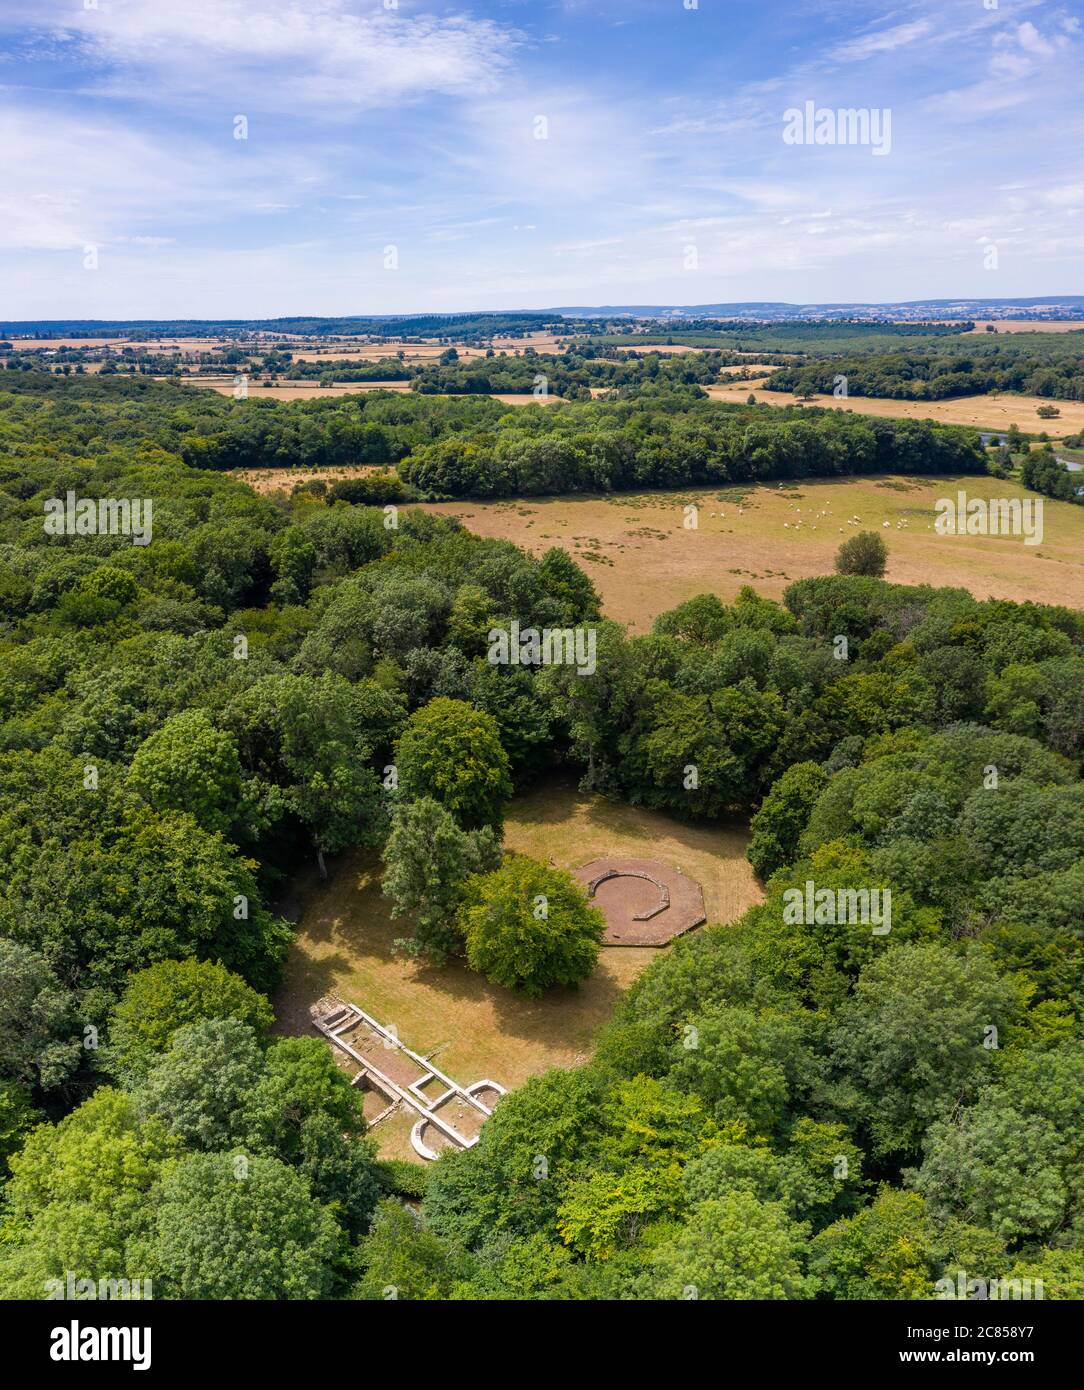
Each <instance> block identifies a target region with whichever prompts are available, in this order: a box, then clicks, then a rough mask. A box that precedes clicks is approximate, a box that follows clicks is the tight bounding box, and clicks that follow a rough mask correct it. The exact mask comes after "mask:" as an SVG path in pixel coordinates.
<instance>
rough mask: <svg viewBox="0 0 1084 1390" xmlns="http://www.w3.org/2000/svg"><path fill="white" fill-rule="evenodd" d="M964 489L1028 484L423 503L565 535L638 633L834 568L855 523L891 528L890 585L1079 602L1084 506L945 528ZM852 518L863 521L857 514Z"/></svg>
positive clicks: (522, 534)
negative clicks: (712, 601) (941, 507)
mask: <svg viewBox="0 0 1084 1390" xmlns="http://www.w3.org/2000/svg"><path fill="white" fill-rule="evenodd" d="M959 488H963V489H965V490H966V492H967V494H968V496H969V497H986V498H990V497H1021V498H1022V497H1026V496H1032V495H1033V494H1030V493H1025V492H1024V490H1023V489H1022V488H1020V487H1019V486H1018V485H1017V484H1015V483H1003V482H999V481H998V480H997V479H995V478H990V477H961V478H860V479H846V480H838V481H837V480H826V479H806V480H804V481H802V482H801V483H800V484H795V485H791V486H790V487H788V488H780V487H779V486H778V485H776V484H764V485H763V486H760V487H750V488H747V489H740V488H735V489H731V490H729V491H728V492H723V493H720V492H718V491H712V490H707V489H705V490H689V491H681V492H671V493H643V494H638V493H618V494H614V495H611V496H608V497H562V498H547V499H535V498H530V499H522V500H520V501H517V502H481V503H462V502H441V503H435V504H430V505H429V506H428V507H427V510H431V511H436V512H443V513H446V514H451V515H455V516H458V517H460V518H461V519H462V521H463V522H464V524H465V525H466V526H468V527H469V528H470V530H472V531H475V532H477V533H478V534H479V535H483V536H495V537H499V538H501V539H504V540H510V541H514V542H515V543H516V544H517V545H520V546H523V547H524V548H525V549H526V550H529V551H530V552H531V553H533V554H535V555H540V554H541V553H542V552H543V551H545V550H547V549H548V548H549V547H550V546H553V545H559V546H561V547H562V548H563V549H565V550H567V551H568V552H569V554H571V555H572V556H573V557H574V558H575V559H576V560H578V561H579V563H580V564H582V565H583V567H584V568H585V569H586V570H587V572H588V573H589V574H590V575H591V578H592V579H593V580H594V582H595V584H596V586H597V588H598V590H599V593H600V594H601V595H602V602H603V610H604V612H605V613H606V615H607V616H608V617H611V618H615V619H616V620H617V621H618V622H622V623H625V624H627V625H628V626H629V627H630V628H632V630H633V631H636V632H646V631H648V630H649V629H650V627H651V624H652V622H653V621H654V619H655V618H656V617H657V616H658V614H659V613H663V612H665V611H666V610H667V609H670V608H673V607H675V606H676V605H677V604H678V603H681V602H683V601H684V600H685V599H687V598H691V597H692V596H693V595H694V594H699V593H704V592H706V591H710V592H712V593H716V594H718V595H719V596H720V597H721V598H723V599H724V600H730V599H733V598H734V596H735V595H736V594H737V592H738V590H739V589H740V588H741V586H742V585H743V584H752V585H753V586H754V587H755V588H756V589H757V590H758V591H759V592H760V593H762V594H765V595H767V596H769V597H772V598H779V597H781V596H782V593H783V590H784V589H785V588H786V587H787V585H788V584H789V583H791V582H792V581H793V580H795V579H803V578H805V577H807V576H809V575H815V574H829V573H831V572H832V569H833V566H834V559H835V553H836V550H837V549H838V547H839V545H840V543H841V542H842V541H843V540H844V539H845V538H846V536H848V535H850V534H852V533H853V532H854V531H857V530H860V529H861V530H867V529H868V530H878V531H880V532H881V534H882V535H883V536H884V537H885V540H886V542H887V544H888V555H889V559H888V576H887V577H888V578H889V579H890V580H892V581H894V582H895V583H899V584H934V585H947V586H953V585H955V586H960V587H963V588H966V589H969V590H970V591H971V592H972V593H973V594H975V596H976V597H978V598H990V597H995V598H1008V599H1017V600H1020V601H1023V600H1028V599H1030V600H1033V601H1035V602H1038V603H1062V604H1067V605H1068V606H1069V607H1072V608H1084V507H1080V506H1076V505H1074V504H1072V503H1069V502H1053V501H1050V500H1049V499H1047V500H1046V501H1045V505H1044V523H1045V526H1044V530H1045V536H1044V540H1043V543H1042V544H1041V545H1037V546H1031V545H1024V543H1023V541H1022V540H1019V539H1016V538H1012V537H1005V538H1000V537H997V538H995V537H988V536H939V535H938V534H937V533H936V532H935V531H934V530H933V520H934V510H933V509H934V503H935V502H936V500H937V499H938V498H939V497H955V495H956V492H957V490H958V489H959ZM690 503H693V504H696V506H697V507H698V508H699V511H698V523H699V524H698V527H697V529H696V530H695V531H690V530H686V529H685V528H684V525H683V521H684V511H683V509H684V507H686V506H687V505H689V504H690ZM822 512H823V513H825V514H824V515H821V513H822ZM856 515H857V516H859V517H860V518H861V521H860V523H858V524H854V525H852V524H851V521H850V518H851V517H853V516H856ZM886 521H887V522H888V527H887V528H885V526H884V522H886Z"/></svg>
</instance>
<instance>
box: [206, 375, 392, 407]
mask: <svg viewBox="0 0 1084 1390" xmlns="http://www.w3.org/2000/svg"><path fill="white" fill-rule="evenodd" d="M184 384H185V385H186V386H199V387H202V388H203V389H204V390H207V391H217V392H218V394H219V395H220V396H232V395H233V392H234V379H233V377H232V376H231V377H212V376H204V377H200V376H192V377H185V378H184ZM409 390H410V382H409V381H344V382H340V383H339V384H338V385H336V386H321V385H319V384H318V383H317V382H313V381H298V382H295V383H293V384H291V385H289V386H287V385H283V383H282V382H279V383H278V384H277V385H276V386H263V385H261V383H260V382H258V381H253V380H251V378H250V380H249V383H248V399H249V400H261V401H308V400H312V399H313V398H314V397H316V396H353V395H357V393H358V392H359V391H409Z"/></svg>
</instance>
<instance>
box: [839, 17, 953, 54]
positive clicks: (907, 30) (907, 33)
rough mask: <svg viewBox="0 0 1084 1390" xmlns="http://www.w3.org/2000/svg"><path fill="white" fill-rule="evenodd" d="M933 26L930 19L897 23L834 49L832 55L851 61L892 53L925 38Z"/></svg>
mask: <svg viewBox="0 0 1084 1390" xmlns="http://www.w3.org/2000/svg"><path fill="white" fill-rule="evenodd" d="M932 27H933V26H932V25H931V24H930V21H929V20H928V19H916V20H915V21H914V22H913V23H911V24H897V25H896V26H895V27H894V28H892V29H879V30H877V31H876V32H875V33H872V34H863V35H862V37H861V38H858V39H852V40H851V41H850V42H849V43H845V44H841V45H840V46H839V47H838V48H836V49H834V50H833V52H832V54H831V57H833V58H836V59H838V60H839V61H840V62H844V63H849V62H854V61H856V60H858V59H861V58H870V57H872V56H873V54H875V53H891V52H892V51H893V50H894V49H897V48H902V47H903V46H904V45H905V44H909V43H914V42H915V40H916V39H921V38H923V37H924V36H925V35H926V34H928V33H929V32H930V30H931V28H932Z"/></svg>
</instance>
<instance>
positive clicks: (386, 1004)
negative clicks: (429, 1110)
mask: <svg viewBox="0 0 1084 1390" xmlns="http://www.w3.org/2000/svg"><path fill="white" fill-rule="evenodd" d="M505 842H506V844H507V845H508V846H509V847H510V848H511V849H515V850H519V851H521V852H523V853H527V854H533V855H535V856H536V857H537V858H539V859H542V860H544V861H549V860H552V861H553V862H555V863H556V864H558V865H559V866H561V867H562V868H567V869H570V870H571V869H573V868H576V867H577V866H579V865H581V864H583V863H584V862H585V861H587V860H590V859H592V858H598V857H600V856H602V855H606V854H617V855H627V856H635V855H645V854H649V855H651V857H652V858H660V859H663V860H665V861H666V862H667V863H669V864H673V865H677V866H680V867H681V868H682V869H683V870H684V871H685V872H686V873H687V874H689V875H690V876H691V877H692V878H694V879H695V880H696V881H697V882H698V883H700V885H701V886H702V888H703V893H704V902H705V906H706V909H707V914H708V921H709V922H728V921H733V920H735V919H736V918H737V917H739V916H740V915H741V914H742V912H744V911H745V909H746V908H747V907H749V906H751V905H752V904H753V903H756V902H759V901H760V898H761V893H760V889H759V886H758V885H757V882H756V879H755V878H754V876H753V871H752V869H751V868H750V867H749V864H748V863H747V861H746V859H745V848H746V845H747V843H748V834H747V832H746V830H745V829H744V827H743V826H741V825H740V824H734V825H732V826H727V825H722V826H720V825H711V826H687V825H684V824H682V823H681V822H678V821H675V820H672V819H670V818H669V817H667V816H662V815H658V814H656V813H654V812H651V811H645V810H643V809H641V808H637V807H632V806H625V805H622V804H620V803H614V802H608V801H604V800H603V799H602V798H600V797H590V796H585V795H583V794H581V793H580V792H577V791H576V790H575V787H574V785H572V784H571V783H570V782H568V781H565V780H560V781H554V782H552V783H548V784H546V785H543V786H540V787H538V788H536V789H535V790H533V791H531V792H529V793H528V794H526V795H524V796H521V797H518V798H517V799H516V800H515V801H514V802H513V804H512V806H511V807H510V809H509V813H508V817H507V821H506V827H505ZM330 872H331V876H330V878H329V880H328V882H327V883H321V882H320V880H319V879H318V877H317V876H316V874H315V871H313V872H312V873H311V874H309V875H306V876H305V877H304V878H303V880H302V881H301V882H300V883H298V885H297V886H296V894H297V898H298V903H299V912H300V922H299V927H298V932H297V937H296V939H295V941H294V944H293V947H292V948H291V951H290V957H289V960H288V962H287V966H286V972H285V977H284V982H283V985H282V987H281V989H280V990H279V992H278V996H277V998H276V1014H277V1020H278V1023H277V1026H278V1029H279V1030H280V1031H281V1032H285V1033H309V1032H310V1029H311V1024H310V1019H309V1013H308V1011H309V1007H310V1006H311V1005H312V1004H314V1003H315V1002H316V1001H317V1000H319V999H320V998H321V997H323V996H324V995H326V994H334V995H336V996H337V997H338V998H340V999H342V1000H344V1001H345V1002H356V1003H357V1004H359V1005H360V1006H361V1008H363V1009H365V1010H366V1011H367V1012H368V1013H370V1014H372V1015H373V1016H374V1017H375V1018H378V1019H379V1020H380V1021H381V1023H383V1024H384V1025H385V1026H386V1027H391V1026H394V1027H395V1029H396V1031H397V1033H398V1035H399V1036H400V1037H401V1038H403V1039H404V1040H406V1041H407V1042H408V1043H409V1045H410V1046H411V1047H412V1048H414V1049H415V1051H417V1052H419V1053H421V1054H422V1055H424V1056H426V1057H432V1059H433V1060H434V1061H436V1062H437V1064H438V1065H439V1066H440V1067H441V1068H442V1069H443V1070H444V1071H445V1072H447V1073H448V1074H449V1075H450V1076H453V1077H455V1078H456V1079H457V1080H459V1081H461V1082H464V1083H467V1082H471V1081H474V1080H476V1079H478V1078H481V1077H491V1078H492V1079H493V1080H494V1081H497V1082H500V1083H501V1084H502V1085H504V1086H506V1087H508V1088H509V1089H512V1088H514V1087H515V1086H518V1085H521V1084H522V1083H523V1082H524V1081H525V1080H526V1079H527V1078H528V1077H529V1076H534V1075H537V1074H538V1073H540V1072H543V1071H546V1070H548V1069H549V1068H550V1067H571V1066H574V1065H576V1064H578V1063H579V1062H582V1061H584V1060H585V1059H586V1058H587V1057H588V1056H589V1055H590V1052H591V1048H592V1045H593V1041H594V1038H595V1036H596V1034H597V1033H598V1030H599V1029H600V1028H601V1026H602V1025H603V1024H604V1023H605V1022H606V1020H607V1019H608V1018H609V1017H610V1015H611V1013H612V1012H613V1009H614V1006H615V1004H616V1003H617V1000H618V999H619V998H620V996H621V994H622V993H623V992H624V991H625V990H626V989H627V988H628V987H629V985H630V984H631V983H632V981H633V980H634V979H635V978H636V977H637V975H639V974H640V973H641V971H643V970H644V969H645V968H646V967H647V965H648V964H650V962H651V961H653V960H655V959H657V958H658V956H659V950H658V949H653V948H650V947H627V948H618V949H608V948H604V949H603V951H602V955H601V958H600V961H599V966H598V969H597V970H596V971H595V973H594V975H592V977H591V978H590V979H589V980H586V981H585V982H584V983H583V984H582V985H581V986H580V987H579V989H574V990H572V989H570V990H555V991H551V992H550V993H549V994H547V995H545V996H544V997H543V998H541V999H535V1000H532V999H527V998H524V997H523V996H521V995H517V994H513V993H511V992H510V991H509V990H505V989H502V988H500V987H499V986H496V985H491V984H489V983H488V981H486V980H485V979H484V978H483V977H482V976H480V975H477V974H475V973H474V972H472V971H470V970H467V969H466V968H465V967H464V966H462V965H458V964H451V965H448V966H445V967H443V968H439V967H435V966H427V965H421V964H418V963H416V962H414V961H411V960H410V959H408V958H406V957H403V956H400V955H396V954H395V953H394V952H393V950H392V943H393V941H394V939H395V938H396V937H397V936H401V935H403V934H404V926H403V924H401V923H399V922H393V921H392V919H391V915H390V904H389V902H388V900H387V899H386V898H384V897H383V895H382V894H381V892H380V885H379V872H380V866H379V863H378V861H377V859H376V857H375V856H374V855H373V854H372V853H370V852H366V851H359V852H357V853H354V854H351V855H348V856H345V857H344V858H343V859H342V860H341V861H339V863H337V864H335V865H333V866H332V867H331V871H330ZM409 1131H410V1123H408V1122H406V1121H405V1120H402V1118H401V1117H400V1116H394V1117H392V1118H391V1119H390V1120H388V1121H386V1122H385V1123H383V1124H381V1125H380V1127H379V1128H378V1129H377V1130H376V1131H375V1132H374V1133H375V1137H376V1138H377V1140H378V1142H379V1144H380V1148H381V1153H382V1154H383V1156H385V1157H401V1158H411V1157H416V1155H414V1151H413V1150H412V1149H411V1147H410V1143H409Z"/></svg>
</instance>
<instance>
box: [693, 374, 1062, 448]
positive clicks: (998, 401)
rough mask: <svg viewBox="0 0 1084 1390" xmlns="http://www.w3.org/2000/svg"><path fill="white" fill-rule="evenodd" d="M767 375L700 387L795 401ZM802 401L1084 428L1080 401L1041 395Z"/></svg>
mask: <svg viewBox="0 0 1084 1390" xmlns="http://www.w3.org/2000/svg"><path fill="white" fill-rule="evenodd" d="M766 380H767V378H766V377H761V378H760V379H759V380H755V381H739V382H734V383H728V384H726V385H722V384H720V385H718V386H708V387H705V388H704V389H705V390H706V391H707V393H708V395H709V396H711V397H712V398H713V399H714V400H717V401H729V402H731V403H733V402H739V403H743V402H744V401H745V400H746V399H747V397H748V396H749V393H750V392H752V393H753V394H754V395H755V396H756V398H757V402H758V403H759V404H760V405H797V404H798V397H797V396H796V395H795V394H794V393H793V392H792V391H764V390H762V389H761V388H762V387H763V385H764V382H765V381H766ZM804 404H805V405H810V406H814V405H817V406H825V407H827V408H828V409H830V410H850V411H854V412H856V413H857V414H859V415H880V416H895V417H896V418H902V419H908V420H937V421H939V422H940V423H941V424H945V425H975V426H977V427H978V428H979V429H985V430H1006V429H1008V427H1009V426H1010V425H1019V427H1020V428H1021V429H1022V430H1023V431H1024V432H1025V433H1031V434H1038V433H1040V432H1041V431H1042V430H1046V431H1047V433H1048V434H1050V436H1051V437H1052V438H1054V439H1061V438H1063V437H1064V436H1065V435H1067V434H1076V433H1078V432H1079V431H1080V430H1082V429H1084V401H1047V400H1044V399H1043V398H1042V397H1041V396H1009V395H993V394H991V395H989V396H957V397H956V398H955V399H954V400H951V401H890V400H882V399H881V398H879V397H875V396H848V397H846V398H843V397H836V396H815V397H814V398H813V400H810V401H805V402H804ZM1041 405H1056V406H1057V407H1058V409H1059V411H1060V412H1061V414H1060V416H1059V417H1058V419H1056V420H1043V419H1041V418H1040V417H1039V415H1038V414H1036V411H1037V410H1038V408H1039V406H1041Z"/></svg>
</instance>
